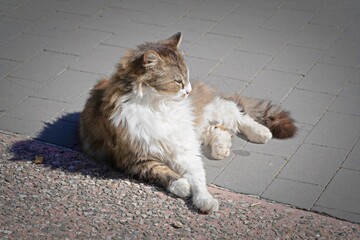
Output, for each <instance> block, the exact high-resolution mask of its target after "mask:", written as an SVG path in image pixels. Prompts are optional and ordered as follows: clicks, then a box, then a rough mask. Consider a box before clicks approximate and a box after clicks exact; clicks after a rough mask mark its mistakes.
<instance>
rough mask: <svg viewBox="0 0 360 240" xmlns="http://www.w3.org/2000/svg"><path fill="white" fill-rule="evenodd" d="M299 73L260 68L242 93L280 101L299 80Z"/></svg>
mask: <svg viewBox="0 0 360 240" xmlns="http://www.w3.org/2000/svg"><path fill="white" fill-rule="evenodd" d="M300 79H301V77H300V76H299V75H295V74H291V73H284V72H278V71H272V70H262V71H261V72H260V73H259V74H258V75H256V77H255V78H254V80H252V81H251V83H250V85H248V86H247V87H246V88H245V90H244V91H242V95H245V96H249V97H253V98H259V99H268V100H272V101H275V102H278V103H279V102H281V101H282V100H283V99H284V98H285V96H286V95H287V94H289V92H290V91H291V90H292V89H293V88H294V86H295V85H296V84H297V83H298V82H299V81H300Z"/></svg>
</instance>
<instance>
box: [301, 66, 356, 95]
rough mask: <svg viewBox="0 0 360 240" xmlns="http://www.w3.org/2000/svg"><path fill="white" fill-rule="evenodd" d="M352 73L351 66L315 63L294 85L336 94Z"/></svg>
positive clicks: (353, 71)
mask: <svg viewBox="0 0 360 240" xmlns="http://www.w3.org/2000/svg"><path fill="white" fill-rule="evenodd" d="M354 73H355V69H354V68H351V67H343V66H337V65H331V64H324V63H317V64H316V65H315V66H314V67H313V68H312V69H311V70H310V71H309V72H308V73H307V74H306V76H305V77H304V78H303V79H302V80H301V82H300V83H299V84H298V85H297V86H296V87H297V88H300V89H305V90H310V91H316V92H322V93H329V94H333V95H337V94H338V93H339V92H340V90H341V89H342V88H343V87H344V86H345V85H346V83H347V82H348V81H349V79H350V78H351V76H352V75H353V74H354Z"/></svg>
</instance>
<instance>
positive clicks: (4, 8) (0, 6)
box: [0, 3, 14, 14]
mask: <svg viewBox="0 0 360 240" xmlns="http://www.w3.org/2000/svg"><path fill="white" fill-rule="evenodd" d="M13 8H14V6H11V5H7V4H2V3H0V12H1V14H5V13H6V12H8V11H10V10H11V9H13Z"/></svg>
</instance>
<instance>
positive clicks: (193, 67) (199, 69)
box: [186, 57, 218, 82]
mask: <svg viewBox="0 0 360 240" xmlns="http://www.w3.org/2000/svg"><path fill="white" fill-rule="evenodd" d="M186 62H187V64H188V68H189V74H190V79H191V81H193V82H195V81H199V80H203V79H204V77H205V76H206V75H208V74H209V72H210V71H211V69H213V68H214V67H215V66H216V65H217V64H218V62H217V61H214V60H209V59H202V58H196V57H190V58H188V60H187V61H186Z"/></svg>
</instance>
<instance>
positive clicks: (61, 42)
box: [46, 29, 110, 56]
mask: <svg viewBox="0 0 360 240" xmlns="http://www.w3.org/2000/svg"><path fill="white" fill-rule="evenodd" d="M109 36H110V34H109V33H104V32H96V31H91V30H86V29H76V30H74V31H72V32H69V33H68V34H67V35H65V36H64V37H62V38H58V39H55V40H52V41H51V42H50V43H49V45H48V46H47V47H46V49H47V50H50V51H55V52H60V53H67V54H74V55H79V56H83V55H85V54H86V53H88V52H90V50H91V49H92V48H94V47H95V46H96V45H98V44H99V43H100V42H101V41H103V40H105V39H106V38H107V37H109Z"/></svg>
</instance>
